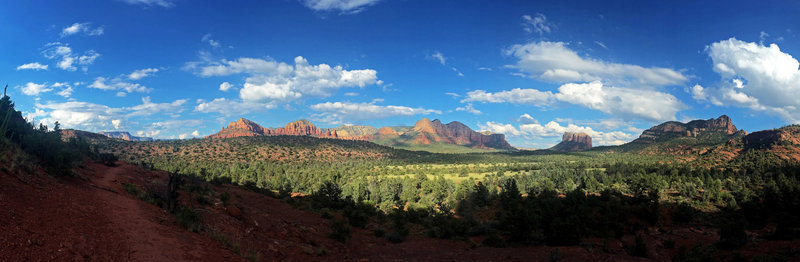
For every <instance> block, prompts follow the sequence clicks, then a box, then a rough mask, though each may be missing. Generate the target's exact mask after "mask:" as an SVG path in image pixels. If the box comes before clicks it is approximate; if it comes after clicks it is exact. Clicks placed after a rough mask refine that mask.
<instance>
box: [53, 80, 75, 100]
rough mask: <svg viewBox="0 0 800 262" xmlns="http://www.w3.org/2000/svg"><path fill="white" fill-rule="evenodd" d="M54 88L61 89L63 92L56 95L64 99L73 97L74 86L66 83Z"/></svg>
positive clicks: (58, 84) (57, 84)
mask: <svg viewBox="0 0 800 262" xmlns="http://www.w3.org/2000/svg"><path fill="white" fill-rule="evenodd" d="M52 87H56V88H61V91H58V93H56V94H58V95H59V96H62V97H64V98H69V97H70V96H72V92H73V91H74V90H73V89H72V85H70V84H69V83H66V82H60V83H54V84H53V85H52Z"/></svg>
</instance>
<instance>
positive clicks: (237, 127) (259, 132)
mask: <svg viewBox="0 0 800 262" xmlns="http://www.w3.org/2000/svg"><path fill="white" fill-rule="evenodd" d="M264 134H265V133H264V128H263V127H261V126H260V125H258V124H256V123H255V122H253V121H250V120H247V119H244V118H239V120H236V121H234V122H231V123H230V124H228V127H223V128H222V130H220V131H219V132H217V133H216V134H212V135H209V136H206V138H231V137H240V136H263V135H264Z"/></svg>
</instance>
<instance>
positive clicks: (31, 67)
mask: <svg viewBox="0 0 800 262" xmlns="http://www.w3.org/2000/svg"><path fill="white" fill-rule="evenodd" d="M47 67H49V66H48V65H43V64H40V63H39V62H33V63H27V64H24V65H21V66H18V67H17V70H36V71H39V70H47Z"/></svg>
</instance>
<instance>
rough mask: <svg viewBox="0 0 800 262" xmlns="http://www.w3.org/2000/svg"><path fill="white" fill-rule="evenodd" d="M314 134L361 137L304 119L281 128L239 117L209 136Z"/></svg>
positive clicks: (315, 135)
mask: <svg viewBox="0 0 800 262" xmlns="http://www.w3.org/2000/svg"><path fill="white" fill-rule="evenodd" d="M278 135H288V136H314V137H325V138H341V139H359V137H349V136H345V137H340V136H339V134H338V133H337V131H336V129H333V128H319V127H317V126H315V125H314V124H312V123H311V122H309V121H308V120H305V119H302V120H298V121H294V122H290V123H288V124H286V126H284V127H280V128H264V127H262V126H260V125H259V124H256V123H255V122H253V121H250V120H247V119H244V118H239V120H236V121H234V122H231V123H230V124H228V126H227V127H224V128H222V130H220V131H219V132H218V133H216V134H213V135H209V136H207V138H231V137H241V136H278Z"/></svg>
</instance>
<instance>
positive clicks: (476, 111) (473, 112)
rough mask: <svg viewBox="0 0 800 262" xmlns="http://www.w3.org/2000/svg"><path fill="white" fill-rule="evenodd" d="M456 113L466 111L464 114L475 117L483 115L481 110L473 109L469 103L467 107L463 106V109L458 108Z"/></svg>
mask: <svg viewBox="0 0 800 262" xmlns="http://www.w3.org/2000/svg"><path fill="white" fill-rule="evenodd" d="M456 111H464V112H467V113H470V114H473V115H480V114H482V112H481V111H480V110H478V109H475V108H474V107H472V103H469V104H467V105H466V106H463V107H457V108H456Z"/></svg>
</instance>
